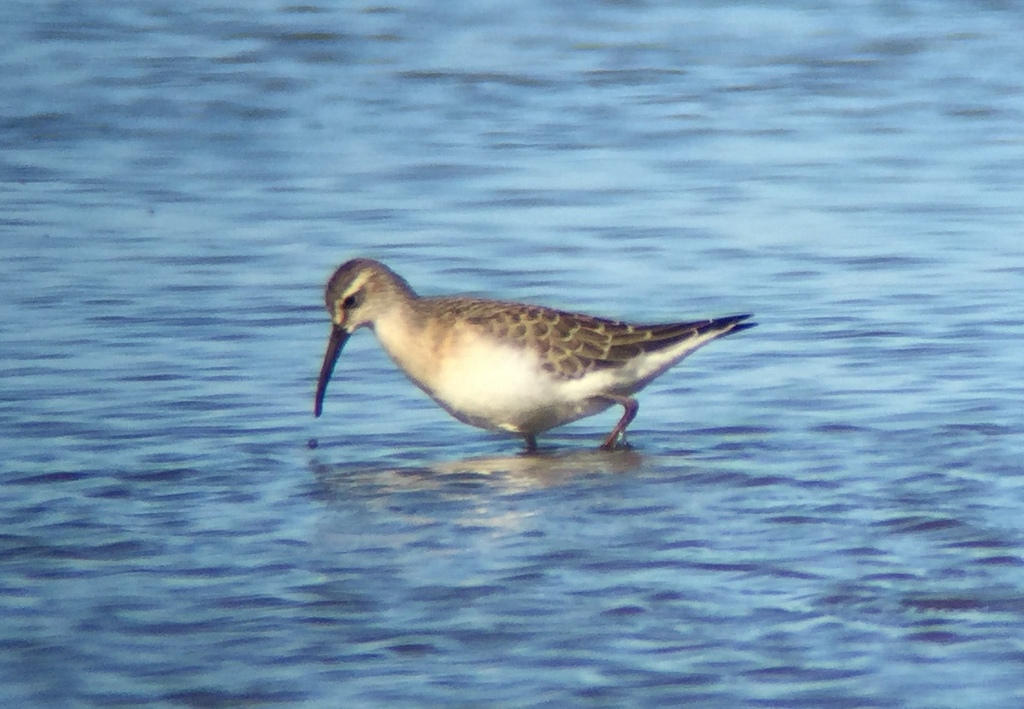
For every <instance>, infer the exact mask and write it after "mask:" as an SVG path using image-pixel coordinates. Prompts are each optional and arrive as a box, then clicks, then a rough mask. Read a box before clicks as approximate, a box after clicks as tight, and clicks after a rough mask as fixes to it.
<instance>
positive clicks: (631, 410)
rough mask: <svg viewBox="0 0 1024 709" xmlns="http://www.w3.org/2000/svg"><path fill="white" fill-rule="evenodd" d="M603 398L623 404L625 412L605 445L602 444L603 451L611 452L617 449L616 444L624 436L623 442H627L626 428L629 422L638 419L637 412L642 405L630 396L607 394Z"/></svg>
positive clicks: (605, 441) (606, 438)
mask: <svg viewBox="0 0 1024 709" xmlns="http://www.w3.org/2000/svg"><path fill="white" fill-rule="evenodd" d="M602 398H604V399H608V400H609V401H614V402H615V403H616V404H621V405H622V408H623V409H624V411H623V412H622V418H620V419H619V422H618V423H617V424H615V428H613V429H612V431H611V433H609V434H608V435H607V437H605V439H604V443H602V444H601V450H605V451H610V450H613V449H614V448H615V442H616V441H617V440H618V439H619V436H622V440H623V441H625V440H626V426H628V425H629V422H630V421H632V420H633V419H634V417H636V412H637V411H638V410H639V409H640V404H638V403H636V399H634V398H632V397H629V396H616V395H615V394H605V395H604V396H603V397H602Z"/></svg>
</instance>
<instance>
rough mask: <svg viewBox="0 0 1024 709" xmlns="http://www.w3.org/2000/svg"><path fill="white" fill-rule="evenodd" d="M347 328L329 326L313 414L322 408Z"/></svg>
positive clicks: (347, 334) (319, 411) (347, 336)
mask: <svg viewBox="0 0 1024 709" xmlns="http://www.w3.org/2000/svg"><path fill="white" fill-rule="evenodd" d="M351 334H352V333H350V332H349V331H348V330H346V329H345V328H343V327H338V326H337V325H335V326H333V327H332V328H331V337H330V339H329V340H327V351H326V352H324V363H323V364H322V365H320V379H318V380H317V382H316V399H314V401H313V415H314V416H319V415H320V414H321V413H322V412H323V408H324V396H325V395H326V394H327V382H329V381H331V374H332V373H333V372H334V365H335V364H336V363H337V362H338V356H339V355H341V349H342V348H343V347H344V346H345V342H346V341H347V340H348V338H349V335H351Z"/></svg>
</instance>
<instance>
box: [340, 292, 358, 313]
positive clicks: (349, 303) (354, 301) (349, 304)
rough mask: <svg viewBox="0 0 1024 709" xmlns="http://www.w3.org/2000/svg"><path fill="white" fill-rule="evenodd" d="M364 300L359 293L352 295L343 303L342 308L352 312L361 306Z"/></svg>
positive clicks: (346, 297)
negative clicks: (360, 302)
mask: <svg viewBox="0 0 1024 709" xmlns="http://www.w3.org/2000/svg"><path fill="white" fill-rule="evenodd" d="M361 300H362V293H361V292H359V291H357V292H355V293H352V294H350V295H347V296H345V300H343V301H341V307H342V308H344V309H345V310H351V309H352V308H354V307H356V306H357V305H359V301H361Z"/></svg>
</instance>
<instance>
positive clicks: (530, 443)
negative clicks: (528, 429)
mask: <svg viewBox="0 0 1024 709" xmlns="http://www.w3.org/2000/svg"><path fill="white" fill-rule="evenodd" d="M523 438H525V439H526V450H525V451H523V452H524V453H526V454H527V455H533V454H534V453H536V452H537V437H536V436H535V435H533V434H532V433H527V434H524V435H523Z"/></svg>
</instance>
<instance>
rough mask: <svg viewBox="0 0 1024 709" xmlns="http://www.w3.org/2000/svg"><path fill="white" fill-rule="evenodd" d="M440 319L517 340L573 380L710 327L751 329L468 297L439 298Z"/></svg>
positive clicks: (730, 322) (736, 322)
mask: <svg viewBox="0 0 1024 709" xmlns="http://www.w3.org/2000/svg"><path fill="white" fill-rule="evenodd" d="M444 301H445V302H444V304H443V306H444V307H443V308H440V310H443V311H444V316H443V318H444V319H448V318H451V319H453V320H462V321H463V322H466V323H469V324H471V325H474V326H477V327H480V328H482V329H484V330H485V331H486V332H487V333H488V334H490V335H492V336H494V337H498V338H503V339H508V340H509V341H512V342H518V343H520V344H521V345H522V346H523V347H526V348H531V349H533V350H534V351H536V352H537V353H538V354H539V355H541V357H542V358H544V360H545V361H544V364H543V367H544V369H545V370H547V371H548V372H550V373H551V374H554V375H555V376H558V377H562V378H565V379H576V378H578V377H582V376H583V375H584V374H586V373H587V372H590V371H593V370H595V369H603V368H608V367H618V366H620V365H622V364H623V363H624V362H627V361H629V360H631V359H633V358H634V357H637V356H639V355H641V354H644V353H645V352H656V351H658V350H660V349H663V348H666V347H671V346H672V345H675V344H677V343H679V342H682V341H684V340H687V339H690V338H696V337H700V336H701V335H704V334H706V333H708V332H711V331H715V330H718V331H721V333H722V334H726V333H727V332H735V331H738V330H742V329H746V328H748V327H752V326H751V325H747V324H743V323H742V322H741V321H742V320H744V319H746V318H748V317H750V316H749V315H734V316H730V317H726V318H718V319H715V320H700V321H696V322H686V323H668V324H662V325H630V324H629V323H624V322H620V321H618V320H606V319H603V318H595V317H592V316H590V315H582V314H578V313H567V312H563V311H560V310H554V309H552V308H545V307H542V306H536V305H523V304H520V303H504V302H501V301H493V300H477V299H472V298H445V299H444Z"/></svg>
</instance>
